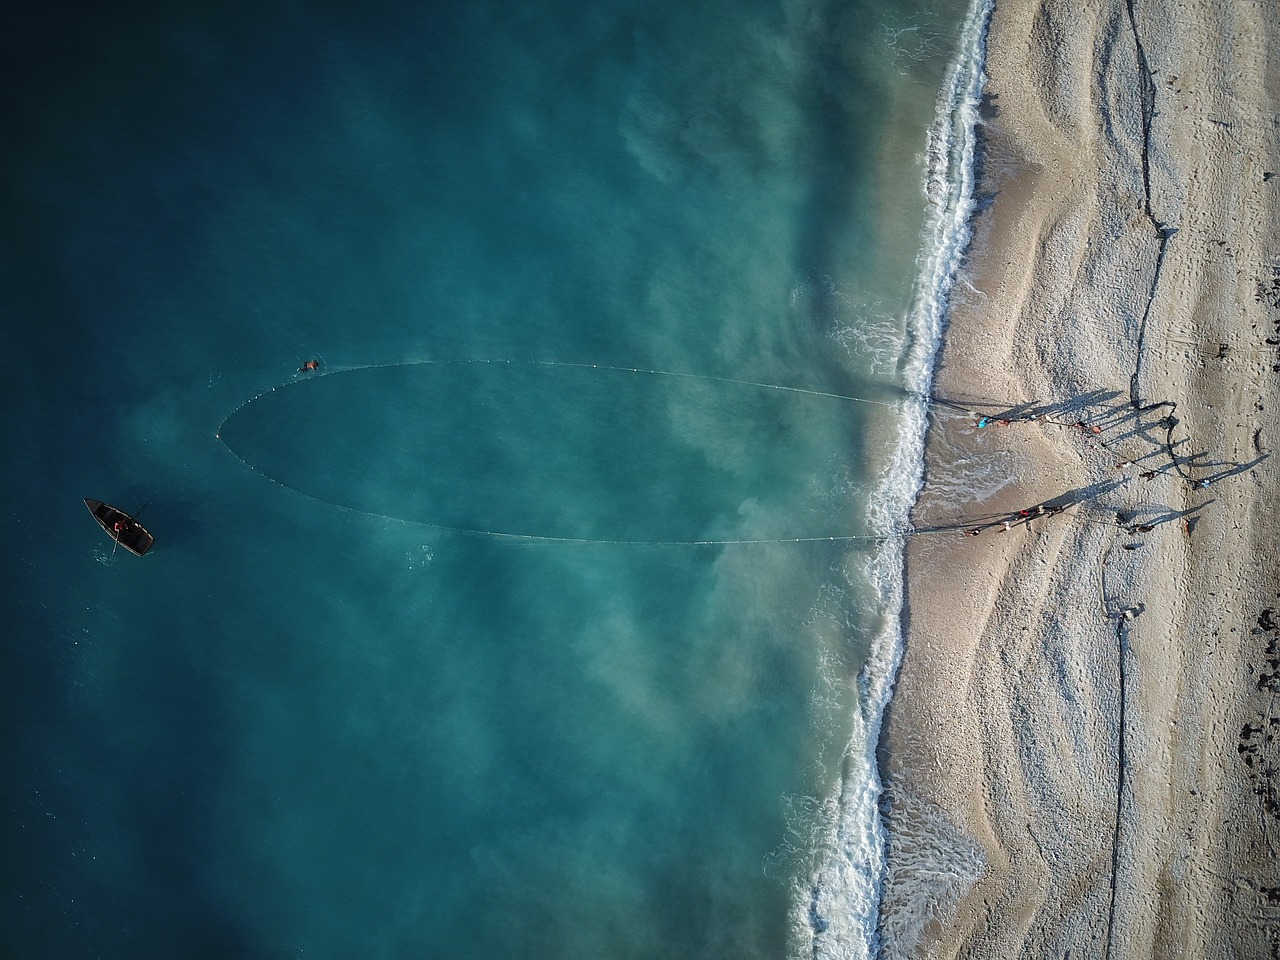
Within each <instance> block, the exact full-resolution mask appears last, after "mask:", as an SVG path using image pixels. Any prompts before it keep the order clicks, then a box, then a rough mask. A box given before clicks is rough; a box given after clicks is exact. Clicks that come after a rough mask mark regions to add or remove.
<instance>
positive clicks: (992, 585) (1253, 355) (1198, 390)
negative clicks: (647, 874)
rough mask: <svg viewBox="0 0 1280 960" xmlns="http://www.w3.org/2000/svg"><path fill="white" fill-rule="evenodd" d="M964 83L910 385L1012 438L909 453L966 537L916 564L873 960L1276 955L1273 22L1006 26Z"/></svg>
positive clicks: (1033, 22)
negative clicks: (978, 105) (976, 141)
mask: <svg viewBox="0 0 1280 960" xmlns="http://www.w3.org/2000/svg"><path fill="white" fill-rule="evenodd" d="M987 69H988V75H989V83H988V87H987V91H988V97H987V102H986V107H985V111H984V116H985V118H986V122H985V124H984V128H983V134H984V138H985V150H984V164H983V169H982V171H981V181H980V182H981V186H982V190H983V192H984V195H985V197H986V199H987V201H988V202H987V203H986V205H985V206H984V208H983V209H982V211H981V213H980V214H979V215H978V217H977V221H976V224H975V236H974V244H973V247H972V249H971V256H970V261H969V263H968V264H967V266H966V270H965V273H964V277H963V280H962V284H961V290H960V292H959V293H958V294H957V297H956V301H955V304H954V307H955V309H954V311H953V315H952V319H951V325H950V328H949V330H948V335H947V341H946V344H945V346H944V349H943V352H942V356H941V362H940V366H939V370H938V376H937V382H936V392H937V394H938V395H940V396H943V397H948V398H952V399H958V400H963V401H965V402H966V403H968V404H969V405H970V406H971V407H972V408H973V409H976V410H979V411H980V412H984V413H993V414H994V413H998V412H999V411H1000V409H1001V406H1002V405H1003V406H1006V407H1014V408H1015V409H1014V410H1013V411H1012V412H1011V413H1010V412H1008V411H1006V417H1005V419H1010V420H1012V421H1014V422H1011V423H1009V424H1007V425H1001V424H1000V423H993V424H991V425H989V426H986V427H984V428H982V429H979V428H978V427H977V425H976V422H975V420H974V418H973V417H970V416H966V415H964V414H962V413H960V412H958V411H954V410H951V409H949V408H945V407H944V408H939V409H938V410H937V412H936V413H935V414H934V416H933V419H932V422H931V426H930V434H929V438H928V442H927V455H926V461H927V465H926V486H925V489H924V492H923V494H922V496H921V499H920V501H919V503H918V504H917V507H916V516H915V522H916V523H917V524H918V525H923V526H927V525H930V524H935V523H936V524H938V525H943V526H945V525H948V524H951V523H955V522H964V523H966V524H967V525H968V526H970V527H972V528H981V527H982V525H983V524H992V525H990V526H986V527H985V528H984V529H981V533H980V535H978V536H964V535H961V533H960V531H958V530H949V531H945V532H941V533H938V534H936V535H933V536H923V537H918V538H915V539H914V540H913V541H912V545H911V547H910V548H909V550H908V585H907V609H906V612H905V619H906V626H907V634H906V635H907V640H906V649H905V654H904V657H903V663H902V668H901V671H900V674H899V677H898V684H897V691H896V693H895V697H894V701H893V704H892V706H891V707H890V711H889V715H888V717H887V720H886V723H885V728H884V736H883V739H882V743H881V769H882V771H883V775H884V780H885V787H886V792H885V796H884V801H883V809H884V811H885V816H886V823H887V826H888V828H889V831H890V842H889V851H888V853H889V866H888V871H887V874H886V877H885V883H884V895H883V900H882V906H881V926H880V935H881V938H882V953H883V955H884V956H887V957H984V958H986V957H990V958H1009V957H1015V956H1025V957H1036V958H1042V957H1072V958H1095V957H1117V958H1118V957H1152V958H1168V957H1224V958H1225V957H1277V956H1280V844H1278V842H1277V841H1278V840H1280V783H1278V781H1277V779H1276V771H1277V768H1278V767H1280V740H1278V739H1277V738H1280V536H1278V535H1277V534H1278V533H1280V512H1278V511H1277V501H1276V492H1277V488H1278V483H1277V480H1278V479H1280V456H1277V453H1280V396H1278V395H1277V389H1276V388H1277V384H1278V383H1280V372H1278V371H1280V217H1278V216H1277V213H1278V211H1280V103H1278V102H1277V99H1278V98H1280V9H1278V8H1277V7H1276V5H1275V3H1274V0H1268V2H1251V0H1195V2H1190V0H1188V2H1173V0H1161V2H1150V0H1134V2H1132V3H1130V4H1126V3H1124V2H1112V0H1102V2H1091V0H1072V2H1066V0H1000V2H999V3H998V5H997V8H996V11H995V14H994V17H993V20H992V26H991V32H990V36H989V45H988V68H987ZM982 403H987V404H990V406H979V404H982ZM1019 404H1026V405H1029V407H1028V408H1025V409H1020V408H1017V407H1016V405H1019ZM1175 405H1176V406H1175ZM1028 411H1029V412H1028ZM1041 414H1043V415H1046V418H1045V419H1037V420H1022V419H1021V417H1022V416H1024V415H1041ZM1081 422H1083V423H1084V424H1085V426H1084V427H1080V426H1077V425H1076V424H1078V423H1081ZM1095 427H1096V428H1097V430H1095V429H1094V428H1095ZM1202 481H1208V485H1207V486H1206V485H1204V483H1203V482H1202ZM1041 505H1043V506H1044V507H1045V508H1046V509H1045V512H1044V513H1043V514H1040V513H1039V512H1038V509H1037V508H1038V507H1039V506H1041ZM1022 509H1029V510H1030V512H1031V514H1032V516H1031V517H1030V518H1026V517H1023V516H1022V515H1021V514H1020V513H1019V512H1018V511H1020V510H1022ZM1003 519H1007V520H1009V521H1010V524H1009V526H1010V529H1008V530H1005V529H1004V524H1003V522H1001V521H1002V520H1003ZM1027 519H1030V523H1027V522H1026V520H1027Z"/></svg>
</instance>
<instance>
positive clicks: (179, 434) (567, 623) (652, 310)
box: [0, 0, 963, 960]
mask: <svg viewBox="0 0 1280 960" xmlns="http://www.w3.org/2000/svg"><path fill="white" fill-rule="evenodd" d="M111 7H112V5H111V4H96V5H84V6H83V7H73V6H65V5H64V6H59V5H57V4H53V5H45V6H37V5H31V6H30V7H29V8H28V9H27V10H26V11H25V12H20V13H14V12H11V13H10V14H9V15H8V17H7V21H6V25H5V29H4V31H3V37H2V38H0V104H2V107H0V109H2V110H3V115H2V116H0V120H3V125H4V131H5V134H4V142H5V146H4V147H3V149H2V150H0V169H2V170H3V176H2V178H0V189H2V190H3V194H2V199H0V238H2V243H3V247H2V248H0V250H2V254H3V255H2V257H0V284H2V286H0V323H2V324H3V333H4V336H3V341H2V342H3V347H2V348H0V426H2V429H3V436H4V443H5V448H6V456H5V463H4V470H3V474H2V475H0V484H2V488H0V504H3V519H4V522H5V524H6V526H7V528H8V534H9V535H8V538H7V544H8V547H7V549H6V550H5V551H4V553H3V560H2V561H0V569H2V571H3V573H2V577H3V579H2V581H0V583H2V585H3V594H2V595H3V597H4V598H5V602H6V606H7V609H6V611H5V615H4V617H3V621H2V622H3V623H4V624H5V626H4V629H3V634H4V639H3V640H2V641H0V724H2V725H0V736H2V737H3V741H2V748H3V749H2V751H0V764H3V769H2V770H0V785H2V787H0V789H3V808H2V810H0V845H2V846H0V940H2V941H3V946H2V948H0V951H2V952H0V955H2V956H4V957H13V958H74V957H96V958H109V960H150V958H176V957H184V958H197V960H206V958H207V960H249V958H253V960H259V958H261V960H277V958H316V960H330V958H332V960H337V958H361V960H390V958H428V957H449V958H454V960H469V958H477V960H501V958H513V960H514V958H521V960H551V958H558V960H564V958H591V960H621V958H664V960H679V958H706V960H725V958H782V957H787V956H797V955H804V953H805V951H806V950H807V951H808V952H810V953H812V948H811V947H809V946H806V940H805V937H806V930H805V928H804V923H803V919H804V917H805V907H804V904H803V898H804V896H805V885H806V882H807V881H806V880H805V877H806V876H807V875H808V872H809V871H810V869H811V867H812V864H813V862H814V858H815V856H816V855H817V851H815V850H814V849H813V844H814V842H815V841H814V837H815V836H817V835H818V834H820V832H821V831H820V830H818V829H817V828H816V826H815V823H814V819H815V818H816V817H817V816H818V814H817V813H816V812H815V811H817V810H819V809H821V807H822V805H823V803H824V802H826V801H828V800H830V794H831V792H832V790H833V789H834V787H835V785H836V784H837V783H838V781H839V777H840V757H841V754H842V751H843V750H844V747H845V744H846V743H847V741H848V738H849V726H850V721H849V717H850V715H851V712H852V711H853V710H854V709H855V708H856V699H857V685H856V683H855V678H856V676H857V674H858V671H859V670H860V669H861V667H862V663H863V660H864V659H865V656H866V647H867V643H868V637H869V636H870V635H871V634H872V632H873V631H874V630H876V629H877V628H878V624H879V617H880V613H881V611H880V609H879V607H878V603H877V595H876V591H875V590H874V588H873V587H872V585H870V584H869V582H868V581H867V577H866V576H865V574H864V567H865V566H866V563H867V561H868V559H869V557H870V551H871V548H870V547H869V546H866V545H863V544H861V543H859V542H858V541H851V540H837V541H826V542H817V543H813V542H809V543H803V544H794V543H756V544H746V545H744V544H737V545H727V544H723V543H717V544H709V545H707V544H704V545H698V546H695V545H687V544H682V543H679V542H683V541H699V540H715V541H725V540H741V539H750V540H765V541H773V540H785V539H788V538H795V537H827V536H856V535H861V534H865V533H867V532H868V531H869V530H870V526H869V521H868V517H867V510H868V501H869V498H871V496H872V494H873V492H874V489H875V484H876V481H877V477H879V476H880V474H881V472H882V471H883V469H884V463H885V459H886V455H887V454H886V451H887V450H889V449H890V448H891V446H892V442H893V438H894V435H895V430H896V429H897V428H896V424H895V421H894V419H893V411H892V409H891V408H888V407H878V406H875V405H871V404H862V403H857V402H851V401H841V400H837V399H832V398H830V397H823V396H818V395H817V394H828V393H830V394H839V395H842V396H849V397H858V398H871V399H875V398H878V399H880V400H889V401H891V400H893V399H894V397H895V396H896V394H895V390H896V389H898V377H899V373H900V370H899V365H900V356H901V350H902V341H903V330H904V325H903V316H904V313H905V311H906V309H907V306H908V304H909V302H910V299H911V296H912V277H913V272H914V268H915V258H916V252H917V245H918V242H919V237H920V230H921V224H922V221H923V210H924V201H923V197H922V194H921V190H920V186H921V179H922V175H923V160H922V158H921V154H922V152H923V150H924V147H925V130H926V127H927V126H928V124H929V123H930V121H931V119H932V115H933V109H934V102H935V97H936V95H937V91H938V89H939V86H940V84H941V81H942V76H943V71H944V68H945V66H946V63H947V61H948V59H949V58H950V56H951V54H952V52H953V47H954V41H955V36H956V32H957V29H958V24H959V20H960V16H961V14H962V12H963V11H962V9H961V4H959V3H955V2H951V0H946V2H943V0H937V2H933V0H925V2H914V3H912V2H903V0H868V2H853V0H840V2H834V0H787V2H778V0H770V2H765V0H748V2H745V3H744V2H740V0H737V2H728V0H692V2H680V3H653V2H639V0H602V2H599V3H594V4H583V3H571V2H563V0H553V2H544V3H535V4H529V3H512V2H505V0H478V2H477V0H468V2H457V3H410V2H403V0H400V2H392V0H388V2H379V0H371V2H365V3H360V4H356V3H350V4H340V3H335V2H329V3H301V2H296V3H284V2H279V3H277V2H270V0H268V2H264V3H253V4H250V3H235V2H225V0H224V2H219V3H199V2H189V3H145V2H143V3H136V4H129V5H120V8H119V9H112V8H111ZM313 358H315V359H319V360H320V361H321V370H320V375H318V376H314V377H312V378H311V379H310V380H309V381H308V382H299V381H300V379H301V378H300V377H299V376H298V375H297V374H296V373H295V371H296V370H297V368H298V367H299V366H300V365H301V364H302V362H303V361H305V360H309V359H313ZM508 360H511V361H519V362H517V363H505V362H503V363H478V362H473V361H508ZM423 361H432V362H430V363H424V362H423ZM441 361H449V362H447V363H445V362H441ZM530 361H540V362H539V363H533V362H530ZM591 364H598V365H604V366H609V367H621V368H626V369H630V368H638V369H640V370H644V371H660V372H656V373H634V374H633V373H627V372H625V371H624V370H604V369H600V368H598V367H597V368H592V367H590V366H580V365H591ZM669 374H692V375H694V376H681V377H677V376H671V375H669ZM707 378H720V379H707ZM729 381H744V383H733V382H729ZM754 384H771V385H772V384H777V385H784V386H789V387H796V388H800V389H802V390H807V391H813V393H796V392H790V391H776V390H772V389H770V388H768V387H759V386H754ZM273 386H274V387H277V388H278V389H277V390H276V391H275V392H274V393H273V392H272V390H271V388H272V387H273ZM264 391H265V392H266V395H265V396H262V397H261V398H260V399H258V400H255V401H253V402H252V403H248V405H247V406H242V405H244V404H245V403H246V401H249V400H250V399H251V398H253V397H256V396H258V395H259V394H263V392H264ZM220 431H221V432H222V433H223V437H222V440H221V441H219V439H217V438H216V437H215V433H218V432H220ZM241 458H243V461H244V462H242V459H241ZM246 463H247V464H248V465H247V466H246ZM86 496H88V497H95V498H100V499H104V500H107V501H109V502H111V503H114V504H115V505H117V506H119V507H121V508H124V509H126V510H129V509H137V508H139V507H143V505H144V504H145V507H143V510H142V514H141V516H140V519H141V520H142V521H143V522H144V523H146V524H147V526H148V527H149V528H150V529H151V531H152V532H153V533H154V534H155V535H156V538H157V545H156V547H155V549H154V550H153V551H152V552H151V553H150V554H149V555H148V556H146V557H144V558H142V559H138V558H135V557H132V556H127V555H125V554H124V553H123V551H115V552H114V553H113V551H112V544H111V542H110V540H109V539H108V538H107V537H106V536H105V535H104V534H103V533H102V532H101V531H100V530H99V529H98V528H97V527H96V526H95V525H94V524H93V522H92V519H91V518H90V517H89V515H88V513H87V511H86V510H85V508H84V506H83V505H82V503H81V499H82V498H83V497H86ZM464 531H495V532H502V533H516V534H527V535H535V536H540V537H547V538H551V539H547V540H533V539H524V538H516V539H512V538H502V537H495V536H491V535H488V534H486V533H483V532H481V533H476V532H464ZM637 540H640V541H653V540H657V541H663V543H662V544H659V545H652V544H651V545H646V546H639V545H635V544H634V543H632V544H619V543H611V542H595V541H637ZM565 541H572V542H565ZM582 541H588V542H582ZM797 918H799V920H797ZM850 950H851V951H853V952H852V953H851V954H850V955H853V953H856V948H855V946H854V945H850Z"/></svg>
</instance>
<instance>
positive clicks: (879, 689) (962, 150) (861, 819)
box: [793, 0, 994, 960]
mask: <svg viewBox="0 0 1280 960" xmlns="http://www.w3.org/2000/svg"><path fill="white" fill-rule="evenodd" d="M993 7H994V2H993V0H973V3H972V6H971V8H970V10H969V12H968V14H967V16H966V19H965V23H964V26H963V29H962V33H961V42H960V50H959V54H958V55H957V57H956V60H955V62H954V63H953V65H952V67H951V69H950V70H949V72H948V74H947V79H946V82H945V83H944V85H943V88H942V91H941V93H940V94H939V98H938V108H937V114H936V118H935V121H934V123H933V125H932V127H931V128H930V130H929V142H928V157H927V160H928V163H927V171H926V179H925V184H924V189H925V195H926V197H927V199H928V201H929V208H928V214H927V219H926V224H925V229H924V233H923V243H922V248H921V252H920V255H919V258H918V261H917V267H918V269H917V281H916V295H915V300H914V303H913V305H912V308H911V312H910V315H909V318H908V329H907V343H906V345H905V349H904V350H903V351H902V355H901V370H902V376H903V381H904V385H905V387H906V389H907V390H908V392H909V393H910V394H911V395H912V396H914V397H925V396H928V395H929V392H930V388H931V385H932V380H933V366H934V361H935V357H936V355H937V351H938V347H939V344H940V342H941V339H942V333H943V329H944V326H945V323H946V317H947V310H948V304H949V302H950V299H951V294H952V291H953V289H954V287H955V284H956V278H957V274H958V272H959V269H960V264H961V261H962V259H963V257H964V254H965V251H966V249H967V247H968V243H969V239H970V235H971V227H970V221H971V218H972V215H973V213H974V206H975V199H974V178H975V151H976V136H977V125H978V119H979V113H978V108H979V104H980V100H981V96H982V90H983V85H984V82H985V79H986V76H985V73H984V69H983V68H984V63H985V56H986V34H987V25H988V23H989V21H990V17H991V12H992V9H993ZM900 410H901V432H900V439H899V442H898V445H897V447H896V449H895V450H894V451H893V453H892V455H891V457H890V460H889V463H888V464H887V466H886V468H885V470H884V472H883V474H882V476H881V479H880V482H879V485H878V489H877V493H876V495H875V496H874V497H873V498H872V500H871V503H870V506H869V514H870V520H871V525H872V529H874V530H876V531H878V532H880V533H883V534H893V533H895V532H901V531H902V530H903V529H904V528H905V525H906V523H907V517H908V513H909V511H910V508H911V505H912V504H913V503H914V501H915V499H916V497H917V495H918V494H919V491H920V488H921V485H922V482H923V473H924V436H925V427H926V412H927V407H926V405H925V403H924V402H923V401H921V400H918V399H914V400H908V401H904V402H903V403H902V405H901V408H900ZM864 575H865V576H866V578H867V579H868V581H869V582H870V583H871V584H872V585H873V586H874V587H875V589H876V590H877V592H878V595H879V599H880V602H881V604H882V608H883V610H884V612H885V617H884V626H883V628H882V629H881V630H880V632H879V633H878V634H877V636H876V637H875V638H874V641H873V643H872V649H871V653H870V656H869V658H868V660H867V664H866V666H865V668H864V669H863V671H862V673H861V674H860V676H859V678H858V682H859V689H858V710H857V711H856V713H855V716H854V717H853V730H852V737H851V739H850V742H849V745H848V747H847V749H846V752H845V764H844V770H843V772H842V774H841V777H842V779H841V782H840V783H839V784H837V785H836V786H835V789H833V790H832V791H831V797H830V799H829V800H828V801H827V802H826V803H824V804H820V805H818V806H819V809H817V810H814V811H812V815H813V816H814V818H815V821H816V828H815V831H814V838H813V842H814V847H815V848H816V856H815V860H814V864H813V867H812V870H811V872H810V873H809V875H808V876H807V877H805V878H804V879H803V881H801V883H802V884H803V888H802V889H799V890H797V891H796V900H795V907H794V911H795V912H794V916H793V930H794V932H795V936H794V939H793V945H794V953H795V954H796V955H797V956H806V957H817V958H822V960H826V958H840V960H844V958H870V957H873V956H876V955H877V954H878V953H879V948H880V944H879V937H878V933H877V915H878V910H879V902H880V893H881V883H882V877H883V874H884V863H885V835H884V830H883V827H882V824H881V821H880V815H879V800H880V794H881V785H880V777H879V773H878V771H877V769H876V763H875V751H876V744H877V742H878V740H879V735H880V724H881V719H882V717H883V714H884V710H885V707H886V706H887V704H888V702H889V697H890V696H891V694H892V691H893V684H894V679H895V676H896V674H897V669H898V664H899V661H900V658H901V653H902V635H901V612H902V600H903V576H904V568H903V540H902V539H901V538H900V537H894V536H887V537H886V539H885V541H884V544H883V546H882V548H881V549H880V551H879V552H878V553H877V554H876V555H875V556H874V557H873V558H872V559H871V560H870V561H869V562H868V564H867V567H866V569H865V571H864Z"/></svg>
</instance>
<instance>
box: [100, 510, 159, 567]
mask: <svg viewBox="0 0 1280 960" xmlns="http://www.w3.org/2000/svg"><path fill="white" fill-rule="evenodd" d="M84 505H85V506H86V507H88V508H89V512H90V513H92V514H93V519H95V520H97V521H98V526H100V527H102V529H103V530H105V531H106V532H107V536H109V537H110V538H111V539H112V540H114V541H115V542H116V543H118V544H119V545H120V546H122V547H124V548H125V549H126V550H128V551H129V552H130V553H132V554H133V555H134V556H135V557H140V556H142V555H143V554H144V553H146V552H147V551H148V550H150V549H151V547H152V545H153V544H154V543H155V542H156V538H155V537H153V536H152V535H151V534H149V533H148V532H147V530H146V528H145V527H144V526H143V525H142V524H140V523H139V522H138V521H137V520H135V519H133V517H131V516H129V515H128V514H127V513H125V512H124V511H123V510H117V509H116V508H115V507H113V506H111V504H109V503H103V502H102V501H101V500H90V499H89V498H88V497H85V498H84Z"/></svg>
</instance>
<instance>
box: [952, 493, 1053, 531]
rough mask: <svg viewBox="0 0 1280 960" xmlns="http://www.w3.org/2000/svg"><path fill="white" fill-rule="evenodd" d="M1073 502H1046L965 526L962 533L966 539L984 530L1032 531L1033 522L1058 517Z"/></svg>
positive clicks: (961, 529)
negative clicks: (1019, 528)
mask: <svg viewBox="0 0 1280 960" xmlns="http://www.w3.org/2000/svg"><path fill="white" fill-rule="evenodd" d="M1072 504H1073V501H1070V500H1068V501H1063V502H1058V503H1055V502H1053V501H1051V500H1050V501H1045V502H1044V503H1038V504H1036V505H1035V506H1032V507H1027V508H1025V509H1023V510H1014V511H1012V512H1010V513H1007V514H1004V515H1002V516H999V517H996V518H995V519H994V520H988V521H985V522H983V523H979V524H972V525H965V526H962V527H961V528H960V533H961V535H963V536H966V537H977V536H980V535H981V534H982V532H983V531H984V530H990V529H992V528H995V531H996V533H1008V532H1009V531H1010V530H1012V529H1013V528H1014V527H1017V526H1025V527H1026V528H1027V529H1028V530H1030V529H1031V521H1033V520H1039V519H1041V518H1046V519H1047V518H1049V517H1056V516H1057V515H1058V514H1060V513H1062V511H1063V510H1066V509H1067V507H1069V506H1072Z"/></svg>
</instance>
